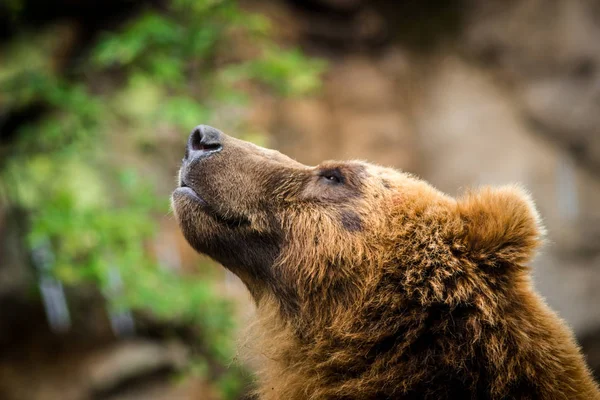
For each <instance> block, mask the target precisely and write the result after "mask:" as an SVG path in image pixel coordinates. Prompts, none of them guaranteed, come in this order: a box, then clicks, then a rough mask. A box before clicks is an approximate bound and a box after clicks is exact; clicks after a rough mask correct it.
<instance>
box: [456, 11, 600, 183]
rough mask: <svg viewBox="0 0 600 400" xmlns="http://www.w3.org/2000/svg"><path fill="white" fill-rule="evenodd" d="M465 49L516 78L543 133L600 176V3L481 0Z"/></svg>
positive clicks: (519, 93)
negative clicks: (599, 109) (495, 0)
mask: <svg viewBox="0 0 600 400" xmlns="http://www.w3.org/2000/svg"><path fill="white" fill-rule="evenodd" d="M471 3H472V5H471V9H470V10H469V12H468V13H467V15H468V23H467V24H466V26H465V41H464V44H465V48H466V49H467V51H468V52H469V53H470V54H472V55H473V56H475V57H476V58H478V59H480V60H482V61H483V62H485V63H486V64H488V65H490V66H492V67H494V69H496V70H497V71H498V73H500V74H502V75H503V76H504V77H506V78H507V79H508V81H509V82H510V84H511V86H512V87H513V88H514V90H515V92H516V96H517V99H518V101H520V103H521V104H522V107H523V112H524V113H525V115H526V118H527V119H529V120H531V121H532V122H534V123H535V125H536V129H537V130H538V131H539V132H540V133H541V134H544V135H547V136H548V137H549V138H551V139H552V140H554V141H556V142H557V143H558V144H559V145H560V146H561V147H564V148H566V149H567V150H568V151H570V152H571V153H572V154H573V157H575V158H576V160H577V162H579V163H581V164H582V165H584V166H585V167H586V168H589V169H590V170H591V171H593V172H594V173H595V174H596V175H598V176H600V114H599V113H598V112H597V110H598V107H599V106H600V73H599V72H600V71H599V67H600V41H599V40H598V38H599V37H600V6H599V3H598V2H595V1H583V0H582V1H572V0H557V1H552V2H547V1H543V0H523V1H510V2H494V1H486V0H474V1H472V2H471Z"/></svg>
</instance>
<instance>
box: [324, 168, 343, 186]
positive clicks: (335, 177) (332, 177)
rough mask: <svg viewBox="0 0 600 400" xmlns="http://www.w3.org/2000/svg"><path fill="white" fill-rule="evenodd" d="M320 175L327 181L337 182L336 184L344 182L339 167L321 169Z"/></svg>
mask: <svg viewBox="0 0 600 400" xmlns="http://www.w3.org/2000/svg"><path fill="white" fill-rule="evenodd" d="M319 176H320V177H321V178H323V179H324V180H325V181H326V182H327V183H331V184H335V185H339V184H342V183H344V177H343V175H342V173H341V172H340V171H339V170H338V169H331V170H326V171H321V173H320V174H319Z"/></svg>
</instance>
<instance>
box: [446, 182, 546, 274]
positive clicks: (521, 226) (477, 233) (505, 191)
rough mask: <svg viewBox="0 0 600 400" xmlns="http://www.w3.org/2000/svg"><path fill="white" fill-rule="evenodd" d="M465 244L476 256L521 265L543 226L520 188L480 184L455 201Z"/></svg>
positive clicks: (536, 244) (539, 241)
mask: <svg viewBox="0 0 600 400" xmlns="http://www.w3.org/2000/svg"><path fill="white" fill-rule="evenodd" d="M458 209H459V213H460V215H461V218H462V220H463V222H464V224H465V241H466V243H465V245H466V247H467V248H468V249H469V252H470V253H471V254H472V255H473V256H475V257H477V258H480V259H481V258H485V259H497V260H502V261H504V262H510V263H515V264H523V263H526V262H528V261H530V260H531V258H533V256H534V254H535V251H536V249H537V248H538V247H539V246H540V245H541V244H542V240H543V236H544V234H545V229H544V227H543V226H542V223H541V219H540V216H539V214H538V212H537V210H536V208H535V204H534V203H533V200H532V199H531V197H530V195H529V194H528V193H527V192H526V191H525V190H524V189H522V188H521V187H519V186H516V185H512V186H502V187H498V188H491V187H483V188H481V189H479V190H476V191H471V192H469V193H467V194H466V195H465V196H464V197H463V198H462V199H460V200H459V201H458Z"/></svg>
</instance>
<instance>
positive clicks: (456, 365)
mask: <svg viewBox="0 0 600 400" xmlns="http://www.w3.org/2000/svg"><path fill="white" fill-rule="evenodd" d="M202 129H204V132H212V133H211V134H212V135H213V136H214V137H218V141H219V143H220V144H221V145H222V151H220V152H218V153H215V154H211V155H210V156H206V155H202V156H198V155H197V154H196V153H197V152H194V151H193V150H194V149H192V150H188V155H187V156H186V159H185V160H184V165H183V167H182V170H181V172H180V183H182V186H185V188H180V189H178V190H177V191H176V192H175V193H174V195H173V208H174V210H175V214H176V216H177V218H178V221H179V223H180V225H181V227H182V230H183V232H184V234H185V236H186V238H187V239H188V241H189V242H190V243H191V244H192V245H193V246H194V247H195V248H196V249H197V250H198V251H200V252H203V253H206V254H208V255H209V256H211V257H213V258H215V259H216V260H218V261H219V262H221V263H222V264H223V265H225V266H226V267H227V268H229V269H231V270H232V271H233V272H234V273H236V274H238V276H240V278H241V279H242V280H243V281H244V282H245V283H246V285H247V286H248V288H249V290H250V292H251V293H252V295H253V297H254V299H255V301H256V304H257V321H256V324H255V325H254V327H253V332H254V336H253V337H254V341H255V344H256V352H255V356H257V357H258V361H257V363H258V364H260V365H262V368H261V369H260V371H258V374H257V375H258V384H259V389H258V393H259V397H260V398H261V399H286V400H296V399H298V400H300V399H357V400H358V399H531V400H533V399H544V400H546V399H547V400H560V399H564V400H567V399H568V400H572V399H581V400H584V399H585V400H589V399H600V392H599V390H598V386H597V385H596V383H595V382H594V381H593V379H592V378H591V374H590V372H589V370H588V368H587V367H586V364H585V361H584V359H583V357H582V355H581V353H580V350H579V348H578V346H577V344H576V342H575V340H574V338H573V335H572V333H571V332H570V330H569V329H568V328H567V326H566V325H565V323H564V322H563V321H562V320H561V319H560V318H559V317H558V316H557V315H556V314H555V313H554V312H552V311H551V310H550V309H549V308H548V307H547V306H546V305H545V303H544V301H543V300H542V299H541V298H540V296H539V295H537V294H536V292H535V291H534V289H533V286H532V283H531V278H530V268H529V266H528V264H529V263H530V261H531V259H532V257H533V256H534V254H535V252H536V250H537V248H538V247H539V246H540V244H541V240H542V237H543V228H542V227H541V223H540V218H539V216H538V214H537V211H536V210H535V207H534V204H533V202H532V200H531V199H530V197H529V196H528V195H527V194H526V193H525V192H524V191H523V190H522V189H521V188H519V187H517V186H507V187H501V188H496V189H493V188H481V189H479V190H475V191H472V192H469V193H468V194H466V195H465V196H464V197H462V198H459V199H453V198H451V197H449V196H446V195H444V194H443V193H441V192H439V191H437V190H436V189H434V188H432V187H431V186H430V185H428V184H427V183H425V182H423V181H421V180H419V179H417V178H415V177H413V176H411V175H408V174H405V173H401V172H398V171H395V170H392V169H388V168H383V167H379V166H375V165H372V164H368V163H364V162H357V161H351V162H326V163H323V164H321V165H320V166H317V167H307V166H304V165H302V164H299V163H297V162H295V161H293V160H290V159H289V158H287V157H285V156H283V155H281V154H279V153H277V152H273V151H272V150H266V149H262V148H259V147H257V146H254V145H251V144H249V143H245V142H242V141H239V140H236V139H233V138H230V137H227V136H225V135H223V134H222V133H220V132H218V131H216V130H210V129H212V128H208V127H203V128H202ZM202 129H200V132H203V131H202ZM215 132H218V134H216V133H215ZM190 143H192V139H190ZM192 147H193V146H192ZM189 188H191V189H192V190H193V191H194V194H192V195H190V193H189ZM195 196H199V198H201V200H200V201H199V200H198V198H196V197H195Z"/></svg>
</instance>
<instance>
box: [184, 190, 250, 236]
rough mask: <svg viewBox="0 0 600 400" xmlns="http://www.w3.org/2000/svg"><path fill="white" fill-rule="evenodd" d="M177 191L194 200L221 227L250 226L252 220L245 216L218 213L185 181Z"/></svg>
mask: <svg viewBox="0 0 600 400" xmlns="http://www.w3.org/2000/svg"><path fill="white" fill-rule="evenodd" d="M175 191H176V192H179V193H180V194H182V195H184V196H185V197H187V198H188V199H190V200H192V201H193V202H194V203H195V204H197V205H199V206H200V207H199V208H200V209H201V210H202V211H203V212H204V213H205V214H208V215H209V216H210V217H212V218H213V219H214V220H216V221H217V222H218V223H220V224H221V225H225V226H227V227H229V228H231V229H233V228H239V227H242V226H248V225H250V220H249V219H248V218H247V217H245V216H235V217H232V216H225V215H224V214H223V213H220V212H218V211H217V210H216V209H215V208H214V207H212V206H211V204H209V203H208V202H207V201H206V199H204V198H203V197H201V196H200V195H199V194H198V192H196V191H195V190H194V189H193V188H191V187H190V186H189V185H188V184H187V183H185V181H183V180H182V181H181V182H180V185H179V187H178V188H177V189H175Z"/></svg>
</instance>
